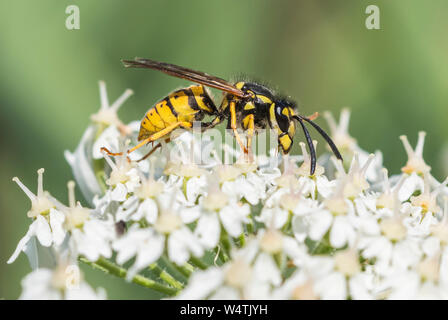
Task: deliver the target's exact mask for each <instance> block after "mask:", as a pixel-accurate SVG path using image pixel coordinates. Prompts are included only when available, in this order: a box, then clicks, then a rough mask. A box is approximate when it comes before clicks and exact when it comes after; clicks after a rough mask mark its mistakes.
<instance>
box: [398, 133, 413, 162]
mask: <svg viewBox="0 0 448 320" xmlns="http://www.w3.org/2000/svg"><path fill="white" fill-rule="evenodd" d="M400 140H401V141H402V142H403V146H404V149H405V150H406V153H407V155H408V158H412V157H413V156H414V150H413V149H412V147H411V144H410V143H409V140H408V137H407V136H405V135H401V136H400Z"/></svg>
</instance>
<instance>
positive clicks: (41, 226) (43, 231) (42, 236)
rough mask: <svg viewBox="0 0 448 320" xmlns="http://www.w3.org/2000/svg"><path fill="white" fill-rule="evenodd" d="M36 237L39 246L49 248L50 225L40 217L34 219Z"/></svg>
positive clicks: (50, 240)
mask: <svg viewBox="0 0 448 320" xmlns="http://www.w3.org/2000/svg"><path fill="white" fill-rule="evenodd" d="M36 236H37V239H38V240H39V242H40V244H41V245H43V246H44V247H49V246H51V243H52V242H53V236H52V234H51V229H50V225H49V224H48V222H47V220H45V218H44V217H43V216H41V215H38V216H37V218H36Z"/></svg>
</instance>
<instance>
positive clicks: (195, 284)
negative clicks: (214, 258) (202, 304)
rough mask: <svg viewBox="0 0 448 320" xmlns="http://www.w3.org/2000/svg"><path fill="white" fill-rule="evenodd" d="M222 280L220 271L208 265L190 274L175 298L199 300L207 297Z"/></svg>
mask: <svg viewBox="0 0 448 320" xmlns="http://www.w3.org/2000/svg"><path fill="white" fill-rule="evenodd" d="M222 281H223V274H222V271H221V270H220V269H218V268H215V267H210V268H209V269H207V270H204V271H197V272H195V273H193V274H192V276H191V278H190V280H189V282H188V285H187V287H185V289H184V290H182V291H181V293H180V294H179V296H178V297H177V298H176V299H179V300H199V299H204V298H207V297H208V296H209V295H210V294H211V293H212V292H213V291H214V290H216V288H218V287H219V286H220V285H221V283H222Z"/></svg>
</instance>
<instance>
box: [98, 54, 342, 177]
mask: <svg viewBox="0 0 448 320" xmlns="http://www.w3.org/2000/svg"><path fill="white" fill-rule="evenodd" d="M122 62H123V64H124V66H125V67H126V68H146V69H153V70H158V71H161V72H163V73H166V74H168V75H170V76H173V77H177V78H182V79H186V80H189V81H192V82H194V83H196V84H195V85H192V86H190V87H187V88H183V89H179V90H176V91H174V92H172V93H170V94H169V95H168V96H167V97H165V98H163V99H162V100H160V101H159V102H157V103H156V104H155V105H154V106H153V107H152V108H150V109H149V110H148V112H147V113H146V114H145V117H144V118H143V120H142V121H141V124H140V131H139V135H138V141H140V143H139V144H137V145H136V146H135V147H133V148H131V149H129V150H128V151H127V152H128V153H131V152H133V151H135V150H137V149H139V148H141V147H142V146H144V145H146V144H148V143H150V142H154V141H157V140H160V139H164V140H165V141H166V142H168V141H170V139H169V138H168V135H169V134H170V133H171V132H172V131H174V130H175V129H178V128H184V129H187V130H188V129H192V127H193V122H195V121H200V122H201V129H202V130H206V129H209V128H213V127H214V126H216V125H218V124H219V123H221V122H223V121H227V128H228V129H231V130H233V133H234V136H235V139H236V140H237V142H238V144H239V145H240V147H241V150H243V151H244V153H245V154H248V153H249V151H250V150H251V143H252V138H253V136H254V134H256V133H257V131H258V130H260V129H266V128H270V129H273V130H275V132H276V133H277V135H278V143H279V148H281V150H282V152H283V154H288V153H289V152H290V150H291V147H292V144H293V137H294V134H295V132H296V122H298V123H299V124H300V126H301V127H302V130H303V133H304V135H305V139H306V142H307V145H308V149H309V152H310V158H311V168H310V175H313V174H314V171H315V168H316V151H315V149H314V145H313V141H312V139H311V136H310V133H309V131H308V129H307V128H306V126H305V122H306V123H309V124H310V125H311V126H313V127H314V128H315V129H316V130H317V131H318V132H319V133H320V134H321V135H322V137H323V138H324V139H325V140H326V141H327V143H328V145H329V146H330V148H331V150H332V151H333V153H334V154H335V156H336V157H337V158H338V159H340V160H342V156H341V154H340V152H339V150H338V149H337V147H336V145H335V144H334V142H333V141H332V140H331V138H330V137H329V136H328V134H327V133H326V132H325V131H324V130H323V129H322V128H321V127H319V126H318V125H317V124H316V123H315V122H313V119H314V118H315V117H317V113H316V114H315V115H314V116H312V117H305V116H302V115H300V114H298V112H297V106H296V104H295V103H294V102H293V101H291V100H289V99H288V98H284V97H280V96H278V95H276V94H275V93H274V91H273V90H271V89H270V88H268V87H266V86H264V85H261V84H259V83H255V82H245V81H239V82H236V83H234V84H232V83H230V82H228V81H226V80H224V79H221V78H218V77H215V76H211V75H209V74H207V73H204V72H200V71H195V70H192V69H188V68H185V67H181V66H177V65H174V64H169V63H164V62H158V61H154V60H150V59H144V58H135V59H134V60H122ZM206 87H211V88H215V89H218V90H221V91H223V92H224V97H223V99H222V102H221V104H220V106H219V108H217V107H216V105H215V103H214V101H213V100H212V98H211V96H210V94H209V93H208V91H207V88H206ZM206 115H208V116H212V117H213V120H212V121H210V122H202V120H203V119H204V117H205V116H206ZM238 129H243V130H244V131H245V132H246V133H247V141H246V145H244V143H243V141H242V139H241V137H240V135H239V133H238ZM160 146H161V144H160V143H159V144H158V145H157V146H156V147H155V148H153V150H151V151H150V152H149V153H148V154H147V155H145V156H144V157H143V158H142V159H140V160H143V159H145V158H147V157H148V156H149V155H150V154H151V153H152V152H153V151H154V150H155V149H157V148H158V147H160ZM103 150H104V151H106V152H107V153H108V154H109V155H113V156H116V155H122V153H112V152H110V151H109V150H107V149H106V148H103Z"/></svg>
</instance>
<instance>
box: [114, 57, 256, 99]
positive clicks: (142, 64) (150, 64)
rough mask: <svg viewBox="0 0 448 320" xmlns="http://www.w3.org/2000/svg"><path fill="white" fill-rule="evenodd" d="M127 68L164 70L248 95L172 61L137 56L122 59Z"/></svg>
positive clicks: (175, 75)
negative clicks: (133, 58)
mask: <svg viewBox="0 0 448 320" xmlns="http://www.w3.org/2000/svg"><path fill="white" fill-rule="evenodd" d="M122 62H123V64H124V66H125V67H126V68H148V69H154V70H159V71H162V72H164V73H166V74H169V75H170V76H173V77H177V78H182V79H187V80H190V81H193V82H196V83H200V84H203V85H205V86H208V87H212V88H216V89H219V90H222V91H225V92H228V93H231V94H233V95H235V96H238V97H243V98H244V97H247V94H246V93H244V91H242V90H240V89H238V88H236V87H235V86H234V85H232V84H231V83H230V82H228V81H226V80H224V79H221V78H218V77H215V76H211V75H209V74H207V73H204V72H200V71H195V70H192V69H188V68H184V67H181V66H177V65H174V64H170V63H165V62H159V61H154V60H150V59H145V58H135V60H122Z"/></svg>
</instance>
